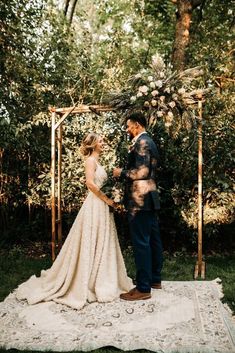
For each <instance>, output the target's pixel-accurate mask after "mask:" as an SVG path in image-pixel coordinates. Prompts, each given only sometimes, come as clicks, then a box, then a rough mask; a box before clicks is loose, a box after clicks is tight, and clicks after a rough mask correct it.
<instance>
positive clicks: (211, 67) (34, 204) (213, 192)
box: [0, 0, 234, 250]
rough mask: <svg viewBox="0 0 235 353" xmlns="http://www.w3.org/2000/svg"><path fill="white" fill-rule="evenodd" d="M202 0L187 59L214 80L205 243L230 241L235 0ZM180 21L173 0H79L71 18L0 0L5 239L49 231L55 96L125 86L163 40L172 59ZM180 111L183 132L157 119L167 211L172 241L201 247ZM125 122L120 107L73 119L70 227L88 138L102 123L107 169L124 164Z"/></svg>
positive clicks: (190, 154) (86, 96)
mask: <svg viewBox="0 0 235 353" xmlns="http://www.w3.org/2000/svg"><path fill="white" fill-rule="evenodd" d="M203 4H204V5H203V6H201V7H199V8H197V9H195V10H194V11H193V22H192V26H191V33H190V39H191V40H190V45H189V47H188V51H187V66H188V67H194V66H203V70H204V76H203V77H202V78H201V80H200V87H202V88H204V87H207V86H211V87H212V88H213V89H214V91H215V94H214V96H213V97H211V98H210V99H207V100H206V102H205V104H204V106H203V108H204V111H203V120H204V125H203V131H204V132H203V154H204V165H203V171H204V179H203V186H204V216H205V217H204V222H205V229H204V233H205V237H204V241H205V244H208V247H209V246H210V245H213V246H215V247H216V246H218V247H221V244H222V243H223V247H224V246H227V247H231V248H232V244H234V240H233V237H232V236H231V229H232V228H230V227H232V222H233V209H234V201H233V199H232V184H233V182H234V180H233V175H232V168H233V164H234V155H233V154H232V151H233V145H234V136H233V135H234V134H233V130H232V124H233V116H234V102H233V100H232V99H231V97H232V90H233V87H232V84H233V83H234V76H233V73H232V71H233V70H232V65H233V57H232V55H233V53H234V50H233V47H232V35H233V34H232V27H233V26H234V22H233V17H234V16H233V9H232V0H228V1H223V2H221V1H218V0H213V1H210V2H203ZM175 23H176V21H175V5H174V4H173V3H172V2H171V1H168V0H164V1H152V0H145V1H141V2H139V1H135V0H131V1H127V0H121V1H116V0H112V1H106V0H95V1H91V0H89V1H83V0H79V1H78V5H77V9H76V14H75V16H74V21H73V24H72V26H71V27H69V26H68V23H67V22H66V19H65V18H64V16H63V13H62V12H60V11H59V10H58V9H57V8H56V7H55V5H53V4H52V3H51V2H50V1H47V0H44V1H39V0H30V1H26V0H23V1H20V2H19V1H17V0H11V1H7V0H3V1H2V2H1V9H0V27H1V33H0V36H1V37H0V75H1V76H0V77H1V85H0V227H1V243H3V242H4V243H6V242H8V243H11V242H15V241H16V242H17V241H18V242H19V241H21V240H22V239H24V238H27V237H30V238H31V239H37V237H38V238H43V239H45V238H48V239H49V238H50V116H49V114H48V105H55V106H58V107H59V106H60V107H62V106H71V105H73V104H74V103H75V102H78V101H79V102H80V103H91V102H92V103H99V102H100V101H101V100H102V99H103V97H104V95H105V94H107V92H110V91H118V90H120V89H122V88H123V87H124V86H125V84H126V81H127V79H128V78H129V77H130V76H132V75H133V74H135V73H137V72H140V71H141V70H142V69H143V68H146V67H148V66H149V65H150V64H151V57H152V55H153V54H155V52H156V51H157V52H159V53H160V54H161V55H162V56H164V59H165V61H166V62H167V63H169V62H170V57H171V50H172V43H173V41H174V32H175ZM216 91H218V92H216ZM179 117H180V119H179V124H178V128H177V134H174V133H173V132H174V131H176V129H175V127H174V128H173V126H170V127H169V129H168V130H169V131H167V129H166V126H165V124H163V121H160V120H159V121H158V122H157V124H156V125H155V126H154V127H152V129H151V133H152V135H153V137H154V139H155V141H156V143H157V145H158V147H159V150H160V154H161V161H162V162H161V168H160V171H159V189H160V191H161V201H162V210H161V215H160V218H161V228H162V234H163V238H164V239H163V240H164V243H165V246H166V247H168V248H169V249H170V250H174V248H175V247H177V248H178V247H179V248H181V247H182V244H183V246H189V247H190V246H191V247H193V248H194V249H195V246H196V237H197V233H196V223H195V222H196V212H197V208H196V207H197V206H196V202H197V133H196V123H195V122H194V124H192V125H190V126H188V125H187V124H185V116H184V115H182V116H180V115H179ZM121 123H122V114H119V116H118V117H117V116H116V115H115V114H111V113H110V114H102V115H101V116H97V115H84V116H79V115H77V116H73V117H70V118H68V119H67V120H66V122H65V125H64V132H63V141H64V146H63V166H62V178H63V182H62V191H63V211H64V212H66V214H64V219H65V221H66V222H65V224H64V227H65V229H66V231H67V230H68V229H69V225H70V224H71V223H72V221H73V216H71V217H70V213H73V212H75V211H77V209H78V208H79V206H80V205H81V203H82V201H83V198H84V196H85V193H86V188H85V184H84V172H83V162H82V158H81V155H80V152H79V144H80V141H81V138H82V137H83V136H84V134H85V133H86V132H88V131H90V130H95V131H99V132H102V133H103V134H104V135H105V136H106V139H107V144H108V145H109V149H107V151H106V153H105V154H104V156H103V163H104V165H105V166H106V167H107V168H108V169H111V167H112V165H113V164H120V165H123V163H124V156H125V153H126V152H125V148H126V147H125V146H126V143H127V141H126V139H125V138H124V137H123V136H124V134H123V130H122V128H121ZM169 132H170V133H169ZM118 223H120V222H118ZM120 232H121V233H123V234H124V233H125V232H126V228H125V227H124V228H123V229H120ZM65 234H66V232H65ZM226 239H229V240H228V241H227V240H226ZM226 241H227V243H226ZM126 244H128V241H125V239H124V238H123V246H124V247H125V245H126Z"/></svg>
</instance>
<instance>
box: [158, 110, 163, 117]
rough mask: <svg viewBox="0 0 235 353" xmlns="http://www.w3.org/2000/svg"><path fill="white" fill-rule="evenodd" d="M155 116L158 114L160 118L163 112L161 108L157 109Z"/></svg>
mask: <svg viewBox="0 0 235 353" xmlns="http://www.w3.org/2000/svg"><path fill="white" fill-rule="evenodd" d="M157 116H158V117H159V118H161V117H162V116H163V112H162V111H161V110H158V111H157Z"/></svg>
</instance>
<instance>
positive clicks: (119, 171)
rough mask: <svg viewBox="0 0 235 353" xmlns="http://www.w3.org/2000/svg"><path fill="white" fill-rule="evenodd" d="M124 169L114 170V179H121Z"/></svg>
mask: <svg viewBox="0 0 235 353" xmlns="http://www.w3.org/2000/svg"><path fill="white" fill-rule="evenodd" d="M121 171H122V168H114V169H113V177H114V178H119V177H120V175H121Z"/></svg>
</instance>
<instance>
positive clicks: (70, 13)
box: [68, 0, 77, 25]
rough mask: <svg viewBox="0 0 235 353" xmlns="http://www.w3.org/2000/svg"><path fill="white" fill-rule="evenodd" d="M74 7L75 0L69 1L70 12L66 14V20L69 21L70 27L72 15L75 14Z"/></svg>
mask: <svg viewBox="0 0 235 353" xmlns="http://www.w3.org/2000/svg"><path fill="white" fill-rule="evenodd" d="M76 5H77V0H71V2H70V11H69V13H68V20H69V23H70V25H71V23H72V20H73V15H74V12H75V8H76Z"/></svg>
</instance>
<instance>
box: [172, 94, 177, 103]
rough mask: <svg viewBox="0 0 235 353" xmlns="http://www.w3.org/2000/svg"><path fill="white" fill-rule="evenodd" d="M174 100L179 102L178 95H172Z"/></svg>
mask: <svg viewBox="0 0 235 353" xmlns="http://www.w3.org/2000/svg"><path fill="white" fill-rule="evenodd" d="M172 98H173V99H174V101H177V100H178V96H177V94H176V93H173V94H172Z"/></svg>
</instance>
